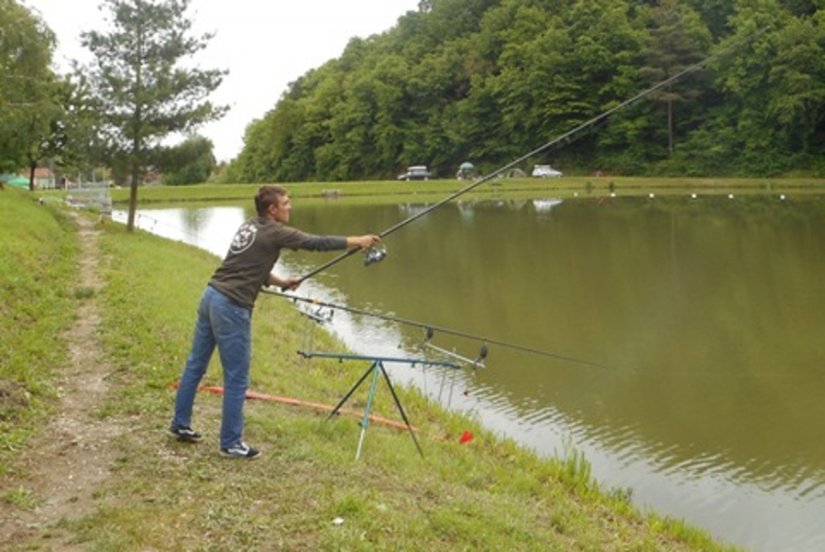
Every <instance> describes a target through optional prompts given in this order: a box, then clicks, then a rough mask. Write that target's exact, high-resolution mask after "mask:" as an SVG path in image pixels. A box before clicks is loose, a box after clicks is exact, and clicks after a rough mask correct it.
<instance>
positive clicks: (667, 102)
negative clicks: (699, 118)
mask: <svg viewBox="0 0 825 552" xmlns="http://www.w3.org/2000/svg"><path fill="white" fill-rule="evenodd" d="M651 23H652V29H651V30H650V40H649V42H648V44H647V47H646V48H645V50H644V52H643V53H644V57H645V61H646V65H645V66H644V67H642V68H641V74H642V75H643V76H645V77H646V78H647V79H648V80H649V81H650V83H651V84H656V83H659V82H662V81H665V80H667V79H669V78H670V77H673V76H674V75H677V74H679V73H680V72H682V71H684V70H685V69H687V68H688V67H690V66H691V65H693V64H696V63H698V62H699V61H701V60H702V59H703V58H704V57H705V52H706V51H707V49H708V48H709V47H710V40H711V38H710V32H709V31H708V30H707V27H706V26H705V25H704V24H703V23H702V21H701V19H700V18H699V16H698V15H697V14H696V12H694V11H693V10H692V9H690V8H689V7H687V6H682V5H680V4H679V2H678V1H677V0H661V1H660V2H659V3H658V5H657V6H655V7H654V8H653V9H652V10H651ZM695 74H696V72H694V75H691V76H695ZM692 83H693V84H692ZM701 93H702V88H701V87H699V86H698V85H697V84H695V79H693V81H691V79H690V78H688V77H684V78H682V79H680V81H679V82H678V83H671V84H668V85H667V86H665V87H664V88H661V89H660V90H657V91H656V92H653V93H652V94H651V95H650V97H651V98H652V99H653V100H654V101H658V102H661V103H662V104H664V106H665V113H666V114H667V115H666V116H667V151H668V155H673V136H674V112H673V107H674V104H678V103H686V102H688V101H691V100H695V99H697V98H699V96H700V95H701Z"/></svg>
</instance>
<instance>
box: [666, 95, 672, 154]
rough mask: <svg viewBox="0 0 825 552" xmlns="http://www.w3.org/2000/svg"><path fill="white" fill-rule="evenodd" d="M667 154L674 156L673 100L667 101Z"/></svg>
mask: <svg viewBox="0 0 825 552" xmlns="http://www.w3.org/2000/svg"><path fill="white" fill-rule="evenodd" d="M667 154H668V157H671V156H672V155H673V100H668V101H667Z"/></svg>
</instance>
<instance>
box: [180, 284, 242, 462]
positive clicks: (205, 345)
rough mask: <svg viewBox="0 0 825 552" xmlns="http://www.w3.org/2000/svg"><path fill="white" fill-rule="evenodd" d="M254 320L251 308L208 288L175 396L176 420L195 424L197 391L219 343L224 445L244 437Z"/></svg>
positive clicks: (222, 441) (236, 441) (181, 422)
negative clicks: (244, 416)
mask: <svg viewBox="0 0 825 552" xmlns="http://www.w3.org/2000/svg"><path fill="white" fill-rule="evenodd" d="M251 320H252V311H251V310H249V309H248V308H246V307H243V306H241V305H239V304H237V303H235V302H233V301H232V300H230V299H229V298H227V297H226V296H225V295H223V294H222V293H221V292H219V291H218V290H216V289H215V288H213V287H212V286H207V287H206V291H204V292H203V296H202V297H201V300H200V304H199V305H198V320H197V322H196V324H195V335H194V336H193V338H192V350H191V351H190V352H189V357H188V358H187V359H186V366H185V367H184V369H183V374H181V377H180V386H179V387H178V393H177V396H176V397H175V417H174V419H173V420H172V423H173V424H174V425H178V426H184V427H191V425H192V408H193V406H194V404H195V394H196V393H197V391H198V385H199V384H200V382H201V379H203V376H204V374H205V373H206V368H207V367H208V366H209V360H210V359H211V358H212V352H213V351H214V350H215V346H217V347H218V353H219V354H220V357H221V366H222V367H223V412H222V416H221V448H229V447H232V446H235V445H238V444H240V443H241V439H242V437H243V405H244V400H245V399H246V390H247V388H248V387H249V359H250V354H251V344H250V327H251Z"/></svg>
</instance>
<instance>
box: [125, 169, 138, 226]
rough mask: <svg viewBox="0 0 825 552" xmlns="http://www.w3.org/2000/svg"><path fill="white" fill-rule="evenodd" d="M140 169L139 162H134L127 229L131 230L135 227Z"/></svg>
mask: <svg viewBox="0 0 825 552" xmlns="http://www.w3.org/2000/svg"><path fill="white" fill-rule="evenodd" d="M138 173H139V169H138V166H137V162H136V161H134V162H133V163H132V183H131V184H130V186H129V218H128V219H127V221H126V230H127V231H129V232H131V231H132V230H134V229H135V211H137V189H138V176H139V174H138Z"/></svg>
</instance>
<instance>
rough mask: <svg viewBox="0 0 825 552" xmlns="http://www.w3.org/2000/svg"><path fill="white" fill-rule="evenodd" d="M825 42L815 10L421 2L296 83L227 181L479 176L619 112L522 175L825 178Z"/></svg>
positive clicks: (793, 3) (255, 131)
mask: <svg viewBox="0 0 825 552" xmlns="http://www.w3.org/2000/svg"><path fill="white" fill-rule="evenodd" d="M824 49H825V1H823V0H658V1H643V0H429V1H424V0H422V1H421V2H420V3H419V8H418V10H417V11H411V12H408V13H407V14H405V15H403V16H402V17H400V18H399V19H398V22H397V24H396V26H394V27H393V28H392V29H390V30H388V31H387V32H384V33H382V34H380V35H373V36H370V37H368V38H366V39H361V38H353V39H352V40H351V41H350V43H349V44H348V46H347V48H346V49H345V51H344V52H343V53H342V55H341V56H340V57H339V58H337V59H333V60H331V61H329V62H327V63H326V64H324V65H322V66H321V67H318V68H316V69H313V70H311V71H309V72H307V73H306V74H304V75H302V76H301V77H300V78H298V79H297V80H295V81H294V82H292V83H291V84H290V86H289V88H288V90H287V91H285V92H284V93H283V95H282V96H281V97H280V99H278V101H277V103H276V104H275V105H274V107H273V108H272V110H271V111H269V112H268V113H266V114H265V115H263V116H262V118H261V119H258V120H255V121H253V122H252V123H251V124H250V125H249V126H248V127H247V130H246V134H245V137H244V147H243V150H242V152H241V153H240V154H239V156H238V157H237V158H236V159H235V160H233V162H232V163H231V164H230V165H229V167H227V169H226V170H225V171H224V173H223V175H222V179H223V180H225V181H228V182H263V181H303V180H355V179H373V178H394V177H395V175H397V174H398V173H399V172H400V171H401V170H402V169H403V168H404V167H406V166H407V165H414V164H426V165H428V166H429V167H430V168H431V170H433V172H434V173H435V175H436V176H437V177H451V176H453V175H454V174H455V172H456V169H457V168H458V166H459V165H460V163H462V162H464V161H470V162H472V163H474V164H476V166H477V167H479V168H480V169H481V170H482V172H484V173H486V172H489V171H492V170H495V169H497V168H499V167H500V166H502V165H505V164H507V163H509V162H511V161H513V160H514V159H517V158H518V157H520V156H522V155H524V154H526V153H527V152H530V151H533V150H534V149H536V148H538V147H540V146H542V145H543V144H548V143H549V142H553V141H555V139H556V138H557V137H559V136H560V135H563V134H564V133H567V132H569V131H571V130H572V129H576V128H577V127H579V126H580V125H583V123H586V122H587V121H590V120H591V119H593V118H596V117H598V116H599V115H601V114H603V113H606V112H608V111H610V110H613V109H615V111H614V112H612V113H611V114H610V115H609V116H607V117H604V118H600V119H599V120H598V121H597V123H595V124H591V125H586V126H585V127H584V128H582V129H581V130H580V131H576V132H575V133H573V134H571V135H570V136H569V138H568V139H565V140H562V141H559V142H558V143H556V144H554V145H553V146H552V147H548V148H547V149H546V150H543V151H541V152H540V153H539V154H537V155H536V156H535V157H534V158H531V159H529V160H525V164H524V167H522V168H524V169H528V168H529V167H530V166H531V164H532V163H551V164H552V165H553V166H554V167H556V168H559V169H561V170H563V171H564V172H565V174H590V173H593V172H595V171H603V172H606V173H609V174H617V175H619V174H623V175H629V174H632V175H681V176H710V175H712V176H733V175H742V176H778V175H816V176H825V52H823V50H824ZM691 67H692V68H693V69H691V70H690V71H689V72H687V73H685V74H684V75H683V76H680V77H679V78H678V79H676V80H674V81H673V82H671V83H670V84H668V85H667V86H662V87H659V88H655V89H654V90H652V91H650V92H649V93H645V94H643V95H642V97H640V98H639V99H638V100H637V101H633V102H631V103H629V104H627V105H622V103H623V102H625V101H626V100H628V99H631V98H633V97H635V96H636V95H638V94H640V93H641V92H644V91H647V90H650V89H651V88H652V87H656V85H658V84H660V83H662V82H664V81H666V80H667V79H669V78H671V77H673V76H675V75H679V74H680V73H681V72H683V71H685V70H686V69H688V68H691ZM617 107H618V108H617Z"/></svg>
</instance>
